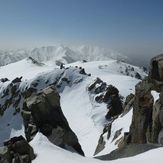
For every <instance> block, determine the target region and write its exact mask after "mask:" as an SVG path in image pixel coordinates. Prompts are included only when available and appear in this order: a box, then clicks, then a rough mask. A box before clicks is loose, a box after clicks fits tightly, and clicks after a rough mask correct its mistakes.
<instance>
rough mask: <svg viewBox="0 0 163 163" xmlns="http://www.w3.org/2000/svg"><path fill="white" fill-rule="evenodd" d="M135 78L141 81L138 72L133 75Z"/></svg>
mask: <svg viewBox="0 0 163 163" xmlns="http://www.w3.org/2000/svg"><path fill="white" fill-rule="evenodd" d="M135 78H136V79H139V80H141V79H142V77H141V75H140V74H139V73H138V72H136V74H135Z"/></svg>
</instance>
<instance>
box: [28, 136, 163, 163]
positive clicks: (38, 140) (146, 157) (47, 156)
mask: <svg viewBox="0 0 163 163" xmlns="http://www.w3.org/2000/svg"><path fill="white" fill-rule="evenodd" d="M30 144H31V145H32V147H33V148H34V150H35V152H36V154H37V157H36V159H35V160H33V163H44V162H47V163H54V162H55V163H63V162H66V163H83V162H84V163H105V162H110V163H138V162H142V163H155V162H157V163H162V162H163V157H161V155H162V152H163V148H158V149H154V150H150V151H148V152H145V153H142V154H140V155H137V156H134V157H129V158H123V159H118V160H114V161H100V160H97V159H93V158H85V157H82V156H80V155H78V154H75V153H71V152H68V151H66V150H64V149H61V148H59V147H57V146H55V145H53V144H51V143H50V142H49V141H48V140H47V138H46V137H44V136H43V135H41V134H37V135H36V137H35V138H34V140H33V141H32V142H31V143H30Z"/></svg>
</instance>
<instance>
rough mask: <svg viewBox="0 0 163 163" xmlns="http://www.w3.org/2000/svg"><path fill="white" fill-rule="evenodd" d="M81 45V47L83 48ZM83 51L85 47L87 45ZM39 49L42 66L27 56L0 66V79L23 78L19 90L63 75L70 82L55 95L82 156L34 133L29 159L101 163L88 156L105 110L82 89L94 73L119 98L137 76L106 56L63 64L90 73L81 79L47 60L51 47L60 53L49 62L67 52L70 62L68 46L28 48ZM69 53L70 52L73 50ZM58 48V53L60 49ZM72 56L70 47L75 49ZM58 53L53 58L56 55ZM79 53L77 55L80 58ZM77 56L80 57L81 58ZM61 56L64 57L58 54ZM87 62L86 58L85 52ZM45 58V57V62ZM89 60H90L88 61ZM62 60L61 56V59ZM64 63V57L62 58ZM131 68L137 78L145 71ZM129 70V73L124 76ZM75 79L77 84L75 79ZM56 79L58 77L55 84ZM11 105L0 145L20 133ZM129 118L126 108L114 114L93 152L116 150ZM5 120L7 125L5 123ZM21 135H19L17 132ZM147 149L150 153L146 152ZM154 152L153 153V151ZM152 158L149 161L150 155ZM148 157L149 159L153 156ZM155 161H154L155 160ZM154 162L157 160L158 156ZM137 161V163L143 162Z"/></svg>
mask: <svg viewBox="0 0 163 163" xmlns="http://www.w3.org/2000/svg"><path fill="white" fill-rule="evenodd" d="M84 49H85V48H84V47H83V49H82V48H81V49H80V50H78V52H79V54H80V53H84V52H85V50H84ZM86 49H87V48H86ZM88 49H89V48H88ZM88 49H87V50H86V51H88V53H92V51H94V52H93V53H94V56H96V58H95V60H101V59H105V60H106V59H107V58H106V56H105V55H102V56H100V57H99V58H98V56H97V52H99V51H98V50H97V49H92V50H91V49H89V50H88ZM38 51H40V55H36V56H37V57H38V59H40V60H46V62H44V63H45V65H42V66H38V65H36V64H33V63H32V62H31V61H29V60H27V59H23V60H21V61H19V62H15V63H12V64H9V65H6V66H3V67H0V78H4V77H7V78H9V79H10V80H12V79H14V78H16V77H19V76H23V82H22V83H21V84H20V88H22V89H23V88H25V86H29V85H31V84H32V83H33V82H35V81H37V80H39V84H38V86H37V89H38V90H39V89H43V88H44V87H45V86H46V85H45V81H49V83H53V82H54V81H55V80H56V78H59V76H60V75H62V77H63V78H64V77H67V78H68V79H69V80H70V81H72V82H71V83H70V84H69V85H66V84H64V83H63V85H62V88H61V89H60V96H61V108H62V110H63V113H64V115H65V117H66V119H67V120H68V123H69V125H70V127H71V128H72V130H73V131H74V132H75V134H76V135H77V137H78V139H79V143H80V144H81V146H82V149H83V150H84V153H85V154H86V156H87V157H86V158H84V157H82V156H80V155H78V154H76V153H72V152H69V151H66V150H64V149H61V148H59V147H57V146H55V145H53V144H51V143H50V142H49V141H48V140H47V138H46V137H45V136H43V135H42V134H40V133H38V134H37V135H36V136H35V138H34V139H33V140H32V142H31V143H30V144H31V145H32V146H33V148H34V151H35V152H36V154H37V157H36V159H35V160H34V161H33V163H45V162H48V163H54V162H55V163H63V162H66V163H73V162H74V163H76V162H79V163H80V162H85V163H96V162H97V163H101V162H103V161H100V160H96V159H93V158H90V157H92V156H93V154H94V152H95V149H96V146H97V143H98V140H99V137H100V135H101V133H102V130H103V127H104V125H105V124H106V123H107V122H106V120H105V117H104V116H105V114H106V112H107V109H106V106H105V104H102V105H101V104H98V103H95V102H94V101H93V97H92V96H91V95H90V94H89V92H88V91H87V88H88V86H89V85H90V84H91V83H92V82H93V81H94V79H95V78H96V77H99V78H101V79H102V80H103V81H104V82H106V83H107V84H112V85H114V86H116V87H117V88H118V89H119V92H120V94H121V95H122V96H124V97H126V96H127V95H128V94H130V93H134V87H135V85H136V84H137V83H138V82H139V80H138V79H135V78H134V77H131V76H126V74H124V73H122V71H121V70H123V72H124V71H125V68H126V65H127V66H128V64H126V63H123V62H117V61H116V60H114V59H110V58H109V60H107V61H93V62H86V63H83V62H80V61H78V62H75V63H70V64H66V65H65V67H69V66H72V67H74V66H79V67H80V66H81V67H83V68H85V70H86V73H91V76H90V77H88V76H86V77H83V76H82V75H81V74H79V73H78V71H75V70H74V69H73V68H70V69H68V70H67V71H66V72H64V73H63V70H60V69H57V68H56V65H55V64H53V63H54V60H52V61H51V55H52V56H54V55H53V54H52V53H53V51H57V54H59V53H60V55H59V56H57V55H56V56H55V60H56V59H57V60H60V57H61V58H62V59H63V58H64V57H65V56H68V57H69V58H68V60H69V61H70V59H71V57H72V55H74V54H72V53H70V52H71V49H67V48H62V47H60V48H59V49H56V50H54V48H50V47H49V48H43V49H41V50H40V49H39V50H35V52H34V51H33V53H35V54H37V52H38ZM45 51H46V52H47V51H48V54H49V55H46V56H44V57H45V58H39V56H42V54H43V53H44V52H45ZM73 51H75V50H73ZM63 52H64V53H63ZM75 54H76V51H75ZM105 54H106V53H105ZM57 57H58V58H57ZM82 57H83V56H82ZM82 57H81V58H80V59H83V58H84V57H83V58H82ZM64 59H65V58H64ZM73 59H74V60H78V59H79V58H78V57H77V58H74V57H73ZM87 59H88V60H91V59H92V58H91V57H89V56H88V58H87ZM49 60H50V61H49ZM92 60H93V59H92ZM62 61H63V60H62ZM64 61H65V62H67V58H66V60H64ZM134 69H135V71H136V72H139V73H140V74H142V75H143V76H145V75H146V74H145V73H144V72H142V70H141V69H140V68H138V67H135V66H134ZM132 73H133V72H131V74H130V75H133V74H132ZM79 81H81V82H79ZM60 82H61V81H59V83H60ZM7 84H8V82H6V83H0V91H3V89H4V88H5V87H6V86H7ZM13 111H14V110H13V108H12V107H11V108H9V109H7V110H6V111H5V113H4V115H3V116H2V117H1V118H0V142H1V143H2V142H3V141H4V140H5V139H8V138H10V137H13V136H17V135H19V134H21V135H23V134H24V128H23V125H22V124H23V122H22V118H21V116H20V114H16V115H15V116H13ZM131 119H132V109H131V111H130V112H128V113H127V114H126V115H125V116H123V117H119V118H118V119H117V120H115V121H114V122H113V125H112V129H111V137H110V139H109V140H107V139H106V135H104V138H105V141H106V145H105V149H104V150H103V151H102V152H100V153H99V155H102V154H108V153H109V152H110V151H112V150H114V149H116V148H117V146H116V145H115V141H116V140H117V139H119V138H120V137H122V135H123V133H124V132H127V131H128V130H129V127H130V124H131ZM8 123H10V125H8ZM121 128H122V133H121V135H120V136H119V137H118V138H117V139H116V140H114V141H113V142H112V139H113V137H114V134H115V132H116V131H117V130H119V129H121ZM23 136H24V135H23ZM153 151H154V152H153V153H154V156H153V154H152V156H153V157H154V158H156V157H157V156H158V154H160V153H161V152H162V149H161V148H160V149H156V150H153ZM149 152H150V151H149ZM156 152H158V153H156ZM144 155H145V156H146V155H148V152H146V153H145V154H144ZM137 159H138V160H140V161H141V160H145V159H144V158H143V157H142V155H138V156H135V157H132V158H127V159H120V160H117V161H110V162H113V163H114V162H117V163H118V162H120V163H121V162H125V163H128V162H131V161H133V162H134V161H135V162H136V160H137ZM151 160H152V159H151ZM145 161H146V162H148V163H154V162H149V161H150V159H148V157H146V160H145ZM153 161H154V159H153ZM155 161H156V160H155ZM160 161H162V160H161V158H160ZM146 162H143V163H146Z"/></svg>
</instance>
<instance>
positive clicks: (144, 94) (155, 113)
mask: <svg viewBox="0 0 163 163" xmlns="http://www.w3.org/2000/svg"><path fill="white" fill-rule="evenodd" d="M114 92H115V93H114V94H116V91H114ZM123 108H124V112H123V113H122V115H121V117H123V116H124V115H126V113H127V112H129V110H130V109H132V108H133V116H132V122H131V126H130V129H129V132H125V133H124V135H123V137H121V138H119V139H118V140H117V141H116V143H117V146H118V149H116V150H115V151H112V152H111V153H110V154H108V155H105V156H102V157H101V158H100V159H104V160H112V159H117V158H122V157H129V156H133V155H136V154H139V153H142V152H144V151H146V150H149V149H153V148H156V147H160V146H163V55H159V56H156V57H154V58H153V59H152V60H151V64H150V71H149V75H148V76H147V77H146V78H144V79H143V80H142V81H140V82H139V83H138V84H137V85H136V86H135V95H133V94H130V95H129V96H128V97H127V98H126V101H125V103H124V105H123ZM108 133H109V132H108ZM117 133H119V132H118V131H117ZM108 135H109V134H108ZM115 135H116V134H115ZM100 140H102V139H100ZM99 143H101V142H100V141H99ZM102 144H104V143H103V142H102V143H101V145H102Z"/></svg>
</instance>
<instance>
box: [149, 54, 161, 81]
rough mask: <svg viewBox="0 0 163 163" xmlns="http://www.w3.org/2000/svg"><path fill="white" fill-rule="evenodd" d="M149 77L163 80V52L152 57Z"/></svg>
mask: <svg viewBox="0 0 163 163" xmlns="http://www.w3.org/2000/svg"><path fill="white" fill-rule="evenodd" d="M149 77H150V78H151V79H154V80H157V81H161V82H163V54H160V55H158V56H156V57H154V58H152V59H151V62H150V71H149Z"/></svg>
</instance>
